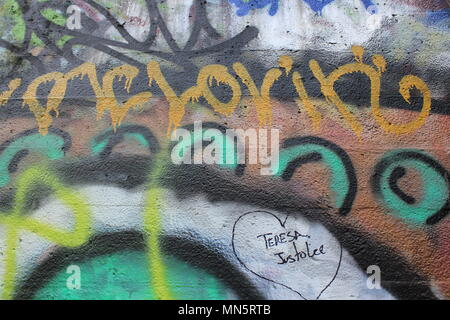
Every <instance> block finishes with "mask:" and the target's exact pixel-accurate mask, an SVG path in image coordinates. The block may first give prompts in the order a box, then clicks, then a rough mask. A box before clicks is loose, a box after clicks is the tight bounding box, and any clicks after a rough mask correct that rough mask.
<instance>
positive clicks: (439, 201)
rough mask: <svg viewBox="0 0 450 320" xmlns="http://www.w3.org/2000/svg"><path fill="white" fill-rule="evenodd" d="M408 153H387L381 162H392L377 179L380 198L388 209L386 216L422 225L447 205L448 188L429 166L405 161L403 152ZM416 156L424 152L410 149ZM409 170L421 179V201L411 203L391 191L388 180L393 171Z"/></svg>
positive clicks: (406, 159) (443, 179)
mask: <svg viewBox="0 0 450 320" xmlns="http://www.w3.org/2000/svg"><path fill="white" fill-rule="evenodd" d="M408 151H411V150H400V151H394V152H389V153H387V154H386V155H385V157H384V158H383V159H390V158H392V159H394V160H393V161H391V162H390V163H389V165H388V166H387V167H386V168H385V169H384V170H383V172H382V173H381V176H380V182H381V183H380V190H379V192H380V194H379V198H380V200H381V201H382V203H383V204H384V206H386V207H387V208H388V210H389V213H390V214H392V215H394V216H396V217H398V218H400V219H402V220H404V221H406V222H408V223H411V224H425V223H426V221H427V219H428V218H430V217H431V216H432V215H433V214H435V213H436V212H438V211H439V210H440V209H441V208H442V207H443V206H444V205H445V204H446V202H447V199H448V195H449V186H448V183H447V181H446V179H445V178H444V177H443V176H442V175H441V174H440V173H439V172H438V171H437V170H436V169H435V168H433V167H432V166H431V165H430V164H429V163H426V162H424V161H423V160H421V159H413V158H405V159H402V158H401V157H400V156H401V155H402V153H405V152H408ZM412 152H417V154H423V155H424V156H426V157H428V156H427V155H426V153H424V152H419V151H416V150H412ZM399 167H402V168H410V169H414V170H416V171H417V172H418V173H419V174H420V177H421V182H422V187H421V188H422V190H423V194H422V197H421V199H420V201H417V202H416V203H413V204H410V203H406V202H405V201H404V200H403V199H401V198H400V197H399V196H398V194H396V193H395V192H394V190H392V188H391V186H390V184H389V180H390V177H391V176H392V174H393V172H394V170H395V169H396V168H399Z"/></svg>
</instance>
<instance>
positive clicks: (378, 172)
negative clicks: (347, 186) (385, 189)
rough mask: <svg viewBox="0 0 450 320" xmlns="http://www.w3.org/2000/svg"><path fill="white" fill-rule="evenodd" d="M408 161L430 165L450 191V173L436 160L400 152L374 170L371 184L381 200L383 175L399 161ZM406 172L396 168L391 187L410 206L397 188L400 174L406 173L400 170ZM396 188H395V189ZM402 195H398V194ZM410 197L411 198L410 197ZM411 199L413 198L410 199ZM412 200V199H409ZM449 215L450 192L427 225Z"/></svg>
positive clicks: (409, 152)
mask: <svg viewBox="0 0 450 320" xmlns="http://www.w3.org/2000/svg"><path fill="white" fill-rule="evenodd" d="M406 159H413V160H417V161H421V162H423V163H425V164H426V165H428V166H429V167H430V168H432V169H433V170H435V171H436V172H437V173H438V174H439V175H440V176H441V177H442V178H443V179H444V180H445V181H446V182H447V185H448V186H449V190H450V173H449V172H448V171H447V170H446V169H445V168H444V167H443V166H442V165H441V164H440V163H439V162H437V161H436V160H435V159H433V158H432V157H431V156H428V155H426V154H423V153H421V152H419V151H403V152H399V153H397V154H395V155H392V156H390V157H388V158H384V159H382V160H381V161H380V162H378V163H377V165H376V166H375V169H374V173H373V175H372V177H371V181H370V184H371V186H372V191H373V193H374V194H375V196H376V197H377V198H381V176H382V175H383V172H384V170H386V169H387V168H388V167H389V166H390V165H391V164H392V163H395V162H397V161H401V160H406ZM401 169H403V170H405V169H404V168H403V167H401V166H398V167H396V168H395V170H394V171H393V172H392V174H391V175H390V176H389V187H391V189H392V191H393V192H394V193H395V194H396V195H397V196H398V197H399V198H400V199H401V200H402V201H404V202H406V203H408V204H410V203H409V202H407V201H406V200H408V198H405V196H407V195H406V194H405V193H404V192H403V191H401V190H400V188H399V187H398V186H397V184H396V183H397V180H398V179H400V178H401V176H399V174H400V173H406V172H402V171H399V170H401ZM393 187H394V188H393ZM399 191H400V192H401V193H398V192H399ZM408 197H409V196H408ZM409 198H411V197H409ZM409 200H411V199H409ZM414 200H415V199H414ZM448 214H450V191H449V194H448V196H447V202H446V203H445V204H444V205H443V206H442V208H441V209H440V210H438V211H437V212H436V213H434V214H433V215H431V216H430V217H428V219H427V220H426V224H427V225H433V224H436V223H438V222H439V221H441V220H442V219H444V218H445V217H446V216H447V215H448Z"/></svg>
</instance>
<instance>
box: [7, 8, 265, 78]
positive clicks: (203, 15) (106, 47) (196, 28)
mask: <svg viewBox="0 0 450 320" xmlns="http://www.w3.org/2000/svg"><path fill="white" fill-rule="evenodd" d="M15 1H17V4H18V5H19V7H20V8H21V11H22V16H23V21H24V24H25V37H24V41H23V43H22V46H21V47H19V46H17V45H14V44H12V43H10V42H8V41H6V40H3V39H0V47H2V48H5V49H7V50H9V51H11V52H13V53H14V54H16V55H17V56H18V57H20V58H21V59H25V60H28V61H29V62H30V64H31V65H32V66H36V67H37V69H38V70H39V72H40V73H45V72H46V67H45V65H44V63H43V62H42V61H41V60H40V59H39V58H38V57H35V56H33V55H32V54H30V53H29V52H28V50H29V49H30V43H31V35H32V34H33V33H34V34H35V35H36V36H37V37H38V38H39V39H40V40H41V41H42V42H43V43H44V44H45V46H46V48H47V49H49V50H50V51H52V52H53V53H54V54H56V55H58V56H60V57H63V58H64V59H66V60H67V61H68V62H69V64H70V65H72V66H76V65H79V64H81V63H83V62H84V61H83V60H81V59H79V58H78V57H76V56H75V54H74V53H73V46H75V45H82V46H87V47H91V48H94V49H96V50H99V51H101V52H104V53H106V54H108V55H110V56H111V57H114V58H116V59H119V60H120V61H122V62H124V63H127V64H130V65H133V66H136V67H139V68H142V69H144V68H145V64H144V63H141V62H139V61H138V60H136V59H133V58H132V57H130V56H128V55H126V54H124V53H122V52H120V51H118V50H115V49H112V48H111V47H116V48H122V49H127V50H132V51H137V52H140V53H145V54H148V55H151V56H155V57H158V58H160V59H163V60H166V61H169V62H172V63H174V64H175V65H178V66H181V67H182V68H184V69H185V70H186V71H189V72H194V71H197V70H198V67H197V66H196V65H195V64H194V63H193V62H192V61H191V59H192V58H197V57H200V56H203V55H206V54H211V53H218V52H222V51H224V50H231V51H240V50H241V49H242V48H243V47H244V46H246V45H247V44H248V43H249V42H250V41H252V40H253V39H255V38H256V37H257V36H258V33H259V31H258V29H257V28H256V27H250V26H247V27H246V28H244V29H243V30H242V31H241V32H240V33H238V34H237V35H235V36H234V37H232V38H230V39H227V40H223V42H221V43H219V44H215V45H212V46H210V47H208V48H202V49H194V46H195V45H196V44H197V43H198V40H199V39H200V35H201V31H202V30H204V31H205V32H206V34H207V35H208V36H209V37H210V38H212V39H215V40H219V39H221V38H222V36H221V35H220V34H219V32H218V31H217V30H216V29H215V28H214V27H213V26H212V25H211V23H210V21H209V19H208V16H207V11H206V1H204V0H194V3H193V5H192V6H193V10H194V12H193V27H192V31H191V34H190V37H189V39H188V41H187V43H186V45H185V47H184V48H182V47H180V46H179V45H178V43H177V42H176V41H175V39H174V38H173V35H172V33H171V32H170V30H169V28H168V27H167V24H166V22H165V21H164V19H163V17H162V15H161V12H160V10H159V8H158V5H157V1H156V0H146V9H147V12H148V14H149V19H150V23H149V28H150V29H149V33H148V36H147V38H146V39H145V40H144V41H142V42H141V41H138V40H136V39H135V38H134V37H132V36H131V35H130V33H129V32H128V31H127V30H126V29H125V27H124V25H125V23H126V22H125V23H123V24H121V23H120V22H119V21H118V20H117V19H116V18H115V17H114V15H112V14H111V13H110V12H109V10H108V9H106V8H105V7H103V6H102V5H100V4H98V3H96V2H95V1H93V0H84V2H85V3H86V4H87V5H89V6H90V7H92V8H93V9H94V10H96V11H97V12H98V13H99V14H101V15H102V16H104V17H105V19H106V21H107V22H108V23H109V24H110V25H111V26H112V27H114V28H115V30H116V31H117V32H118V33H119V34H120V35H121V36H122V37H123V39H124V40H125V41H126V42H121V41H116V40H111V39H106V38H102V37H99V36H94V35H92V33H89V32H86V33H83V32H80V31H78V30H70V29H68V28H67V27H66V26H61V25H58V24H56V23H54V22H53V21H50V20H48V19H47V18H46V17H45V16H43V14H42V13H41V11H43V10H46V9H52V10H57V11H61V12H66V10H65V9H66V7H67V6H68V5H69V4H68V3H67V2H65V1H63V2H60V3H55V2H54V1H49V2H37V1H33V2H32V3H27V2H26V0H15ZM86 17H87V16H86ZM87 19H90V18H89V17H87ZM158 30H159V31H160V32H161V35H162V36H163V38H164V40H165V41H166V43H167V45H168V46H169V48H170V50H171V52H163V51H157V50H151V49H150V48H151V47H152V46H153V44H154V42H155V40H156V35H157V31H158ZM51 36H58V37H59V38H61V37H62V36H71V37H72V39H70V40H68V41H66V43H65V44H64V45H63V48H62V49H61V48H59V47H57V46H56V45H55V41H56V40H52V39H51ZM18 67H19V63H16V65H15V66H14V67H13V69H12V70H11V71H10V72H9V74H8V75H7V77H6V78H9V77H13V76H14V74H15V73H16V72H17V69H18Z"/></svg>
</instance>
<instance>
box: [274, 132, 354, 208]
mask: <svg viewBox="0 0 450 320" xmlns="http://www.w3.org/2000/svg"><path fill="white" fill-rule="evenodd" d="M303 144H315V145H319V146H322V147H325V148H327V149H329V150H330V151H332V152H333V153H334V154H336V156H338V157H339V159H341V161H342V163H343V164H344V168H345V174H346V175H347V179H348V184H349V186H348V192H347V194H346V195H345V198H344V202H343V203H342V206H341V208H339V214H340V215H343V216H345V215H347V214H348V213H349V212H350V211H351V210H352V207H353V202H354V201H355V198H356V194H357V192H358V179H357V177H356V172H355V167H354V166H353V163H352V160H351V158H350V156H349V155H348V154H347V152H346V151H345V150H344V149H342V148H341V147H339V146H338V145H336V144H334V143H333V142H331V141H328V140H325V139H322V138H319V137H316V136H306V137H293V138H289V139H287V140H286V141H284V143H283V149H287V148H290V147H295V146H300V145H303ZM320 160H322V156H321V155H320V154H319V153H317V152H311V153H310V154H308V155H305V156H302V157H297V158H295V159H293V160H292V161H290V162H289V165H288V166H287V167H286V170H285V171H284V172H283V175H282V178H283V179H284V180H285V181H287V180H290V179H291V178H292V176H293V174H294V170H295V169H297V168H298V167H299V166H301V165H302V164H305V163H308V162H316V161H320ZM288 170H289V171H288ZM290 171H292V172H290Z"/></svg>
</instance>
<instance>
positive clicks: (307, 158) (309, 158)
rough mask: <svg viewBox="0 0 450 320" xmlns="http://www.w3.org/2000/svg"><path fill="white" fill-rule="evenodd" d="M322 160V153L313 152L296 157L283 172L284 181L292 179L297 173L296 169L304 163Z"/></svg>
mask: <svg viewBox="0 0 450 320" xmlns="http://www.w3.org/2000/svg"><path fill="white" fill-rule="evenodd" d="M321 160H322V156H321V155H320V153H317V152H312V153H309V154H307V155H304V156H301V157H298V158H295V159H294V160H292V161H290V162H289V164H288V165H287V167H286V169H285V170H284V172H283V174H282V175H281V178H282V179H283V180H284V181H289V180H291V179H292V176H293V175H294V173H295V169H297V168H299V167H301V166H302V165H304V164H306V163H310V162H318V161H321Z"/></svg>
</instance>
